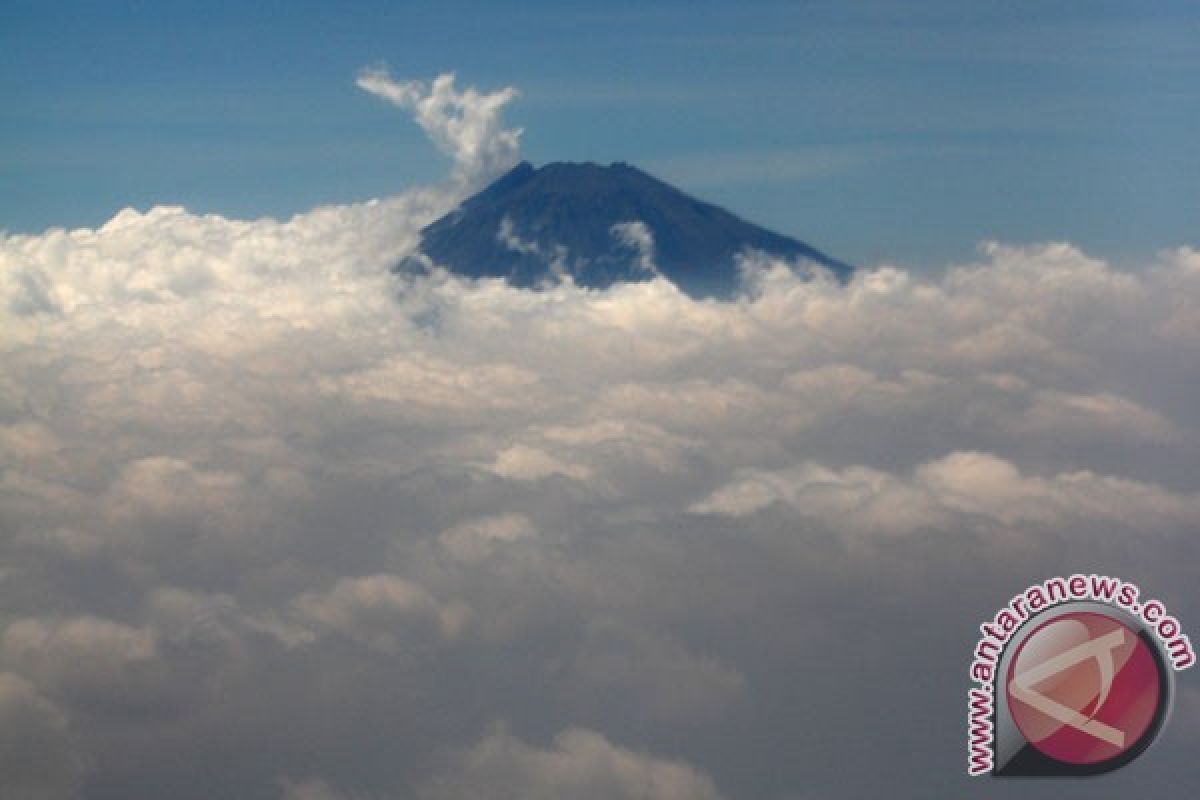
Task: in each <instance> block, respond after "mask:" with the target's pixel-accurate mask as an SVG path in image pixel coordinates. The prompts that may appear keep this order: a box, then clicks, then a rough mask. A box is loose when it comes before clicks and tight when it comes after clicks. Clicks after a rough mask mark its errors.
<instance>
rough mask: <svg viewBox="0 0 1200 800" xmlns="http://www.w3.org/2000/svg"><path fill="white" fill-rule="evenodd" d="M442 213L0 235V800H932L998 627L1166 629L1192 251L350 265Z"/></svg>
mask: <svg viewBox="0 0 1200 800" xmlns="http://www.w3.org/2000/svg"><path fill="white" fill-rule="evenodd" d="M382 85H383V84H381V86H382ZM404 91H406V92H408V94H407V95H404V96H405V97H409V98H410V99H408V100H405V102H409V103H410V104H411V105H413V106H414V107H415V106H416V105H419V104H421V103H427V102H428V101H429V99H430V98H431V97H433V96H435V95H436V91H435V90H430V91H431V92H432V93H426V90H418V89H415V88H413V89H406V90H404ZM402 94H403V93H402ZM462 96H463V97H470V96H472V95H470V94H469V93H463V95H462ZM474 96H475V97H476V101H479V98H480V97H482V96H480V95H474ZM464 102H465V101H464ZM472 102H475V101H472ZM480 102H481V101H480ZM436 105H437V104H436V103H435V104H434V106H436ZM449 107H450V106H447V108H449ZM497 108H498V107H497ZM444 111H445V109H443V111H438V112H437V113H443V112H444ZM430 113H433V112H430ZM489 124H492V123H489ZM494 125H495V128H494V129H495V130H498V129H499V128H498V122H497V123H494ZM485 127H486V126H485ZM447 135H449V134H447ZM463 135H466V134H463ZM486 149H487V148H486V147H485V148H484V150H486ZM455 152H457V151H455ZM464 152H466V151H465V150H464ZM484 161H486V159H484ZM464 163H465V162H464ZM479 163H483V161H480V162H479ZM464 169H465V168H464ZM458 191H459V190H458V189H457V188H450V189H417V190H413V191H411V192H408V193H405V194H402V195H399V196H396V197H392V198H387V199H381V200H378V201H372V202H367V203H360V204H354V205H347V206H334V207H327V208H321V209H316V210H313V211H311V212H308V213H305V214H300V215H297V216H295V217H293V218H291V219H288V220H282V221H281V220H271V219H259V220H235V219H228V218H225V217H221V216H218V215H197V214H192V213H190V212H188V211H186V210H184V209H179V208H156V209H151V210H147V211H134V210H126V211H122V212H121V213H119V214H117V215H116V216H115V217H114V218H113V219H112V220H110V221H109V222H108V223H107V224H105V225H103V226H100V227H99V228H96V229H80V230H73V231H65V230H50V231H46V232H44V233H42V234H37V235H5V236H2V237H0V330H2V331H3V335H2V336H0V529H2V530H3V531H4V534H3V535H2V536H0V564H2V565H3V566H2V567H0V607H3V608H4V609H5V616H4V618H3V619H2V620H0V670H2V671H3V676H4V677H3V678H0V722H4V724H3V725H0V728H3V729H4V730H20V731H22V732H23V735H22V738H20V739H15V738H10V739H8V740H3V741H0V759H6V760H4V762H3V763H4V764H5V765H10V766H8V767H6V769H5V770H0V793H3V794H5V796H8V794H14V793H15V796H21V795H20V791H26V792H27V794H28V795H29V796H33V797H38V796H39V795H38V794H36V792H39V791H40V792H43V795H41V796H46V797H72V796H86V797H89V798H100V800H109V798H120V797H128V796H135V795H137V794H138V793H139V792H143V793H144V791H145V789H144V787H145V786H170V787H172V793H173V796H175V797H179V798H181V800H193V799H194V800H199V798H204V797H210V796H213V795H222V796H239V797H240V796H250V797H254V796H264V797H265V796H279V795H280V794H283V795H285V796H286V795H287V793H291V795H292V796H295V797H298V798H304V797H307V796H311V797H322V796H334V797H337V796H340V797H347V798H388V797H396V796H420V793H421V792H424V793H425V795H426V796H428V797H456V796H465V795H467V794H469V793H470V792H473V791H477V790H478V789H479V787H480V786H482V785H484V782H487V784H486V785H487V786H488V789H489V792H488V794H489V795H495V794H508V795H512V796H521V793H522V792H526V793H529V794H532V796H538V793H539V792H540V793H542V794H543V795H546V796H550V795H552V794H553V795H556V796H563V795H572V796H576V795H578V794H583V795H584V796H586V793H587V792H589V791H592V792H599V793H602V794H604V795H605V796H615V797H621V796H633V795H636V794H637V793H638V792H641V793H642V794H647V795H648V796H668V797H669V796H672V795H671V794H670V792H675V793H676V795H678V796H692V797H695V796H701V797H703V796H715V795H716V793H717V789H716V788H714V787H716V786H719V787H720V788H721V790H722V792H723V794H725V795H727V796H736V797H745V798H750V799H751V800H755V799H758V798H763V799H765V798H773V797H780V796H830V797H875V796H879V795H880V794H883V793H891V794H897V793H898V794H900V795H902V796H910V797H926V796H930V795H935V794H939V793H941V794H945V793H946V792H950V793H956V794H964V795H965V794H968V793H969V792H970V791H971V787H970V786H969V785H966V784H965V783H960V782H958V779H957V778H956V777H955V776H957V775H959V774H960V772H961V764H960V763H959V757H958V753H959V752H960V749H961V741H960V738H961V724H960V721H961V711H962V709H961V699H962V698H961V693H960V691H959V689H960V688H961V686H962V681H963V676H962V668H961V667H962V663H963V656H964V654H965V653H967V652H968V651H969V648H970V646H971V645H972V643H973V639H974V637H975V636H976V635H977V633H976V625H977V623H978V622H979V620H980V619H984V618H986V617H988V616H990V615H991V614H992V613H993V612H994V611H995V608H996V607H997V606H998V605H999V604H1000V603H1001V602H1002V601H1003V599H1004V598H1005V597H1007V596H1008V595H1010V594H1011V593H1012V592H1014V591H1017V590H1019V589H1020V588H1021V587H1022V586H1025V585H1028V584H1029V583H1030V582H1032V581H1034V580H1038V579H1041V578H1043V577H1046V576H1048V575H1050V574H1054V573H1057V572H1070V571H1075V570H1085V571H1091V570H1095V571H1098V572H1103V573H1106V574H1120V575H1123V576H1125V577H1128V578H1130V579H1133V580H1137V581H1139V582H1140V583H1141V584H1142V585H1143V586H1144V587H1145V589H1146V591H1148V592H1152V593H1153V594H1155V595H1156V596H1159V597H1161V598H1162V599H1163V600H1164V601H1165V602H1166V603H1167V604H1168V606H1169V607H1170V608H1171V610H1172V613H1173V614H1175V615H1176V616H1178V618H1179V619H1180V620H1182V621H1183V623H1184V625H1185V627H1186V626H1187V625H1188V624H1190V623H1189V621H1190V620H1193V619H1200V605H1197V602H1196V599H1195V593H1194V591H1192V586H1193V584H1194V575H1193V574H1192V573H1193V572H1194V569H1193V566H1192V565H1194V563H1195V561H1196V557H1197V555H1200V554H1198V553H1197V552H1196V544H1195V537H1194V535H1192V533H1193V531H1194V530H1195V528H1196V526H1197V524H1198V522H1200V518H1198V501H1197V496H1198V492H1200V483H1198V479H1197V475H1198V474H1200V473H1198V472H1197V470H1196V469H1195V467H1196V464H1197V463H1198V455H1200V452H1198V448H1200V436H1198V431H1200V415H1198V414H1197V407H1196V403H1195V396H1194V395H1195V391H1194V389H1193V387H1194V386H1196V385H1200V335H1197V332H1198V331H1200V327H1198V326H1197V319H1200V317H1198V315H1197V312H1196V310H1197V308H1200V299H1198V298H1200V279H1198V276H1200V268H1198V266H1197V264H1198V263H1200V262H1198V261H1197V256H1196V252H1195V251H1194V250H1191V249H1186V248H1185V249H1181V250H1176V251H1170V252H1165V253H1163V254H1162V255H1161V256H1160V257H1158V258H1156V259H1154V260H1153V261H1152V262H1151V263H1147V264H1144V265H1140V266H1139V267H1138V268H1136V269H1118V268H1116V267H1115V266H1113V265H1112V264H1109V263H1107V262H1105V261H1104V260H1102V259H1099V258H1096V257H1095V256H1092V255H1089V254H1087V253H1084V252H1083V251H1081V250H1079V249H1078V248H1076V247H1074V246H1071V245H1067V244H1042V245H1026V246H1005V245H987V246H985V247H984V248H983V249H982V250H981V252H980V254H979V256H978V258H977V259H976V260H975V261H974V262H973V263H968V264H963V265H960V266H958V267H956V268H954V269H951V270H949V271H948V272H947V273H946V274H945V275H942V276H938V277H922V276H920V275H918V274H915V273H912V272H909V271H907V270H905V269H903V268H901V267H898V266H894V265H882V266H879V267H876V268H872V269H866V270H862V271H860V272H859V273H857V274H856V275H855V276H854V277H853V278H852V279H851V280H849V281H847V282H845V283H839V282H837V281H834V280H831V279H827V278H825V277H823V276H821V275H819V274H818V275H814V276H811V277H808V278H805V277H802V276H800V275H798V274H797V271H796V270H795V269H794V265H789V264H781V263H776V262H773V261H771V260H769V259H765V258H749V259H747V260H746V261H745V262H744V264H743V266H744V278H745V283H744V286H743V291H742V292H741V294H740V295H739V296H738V297H737V298H735V299H734V300H732V301H730V302H716V301H696V300H693V299H691V298H689V297H687V296H686V295H684V294H682V293H680V292H678V291H677V290H675V288H674V287H673V286H671V285H670V283H668V282H667V281H666V280H664V279H662V278H661V277H655V278H653V279H651V280H648V281H645V282H642V283H638V284H630V285H623V286H614V287H611V288H609V289H606V290H589V289H583V288H580V287H577V286H574V285H571V283H570V282H569V281H564V282H562V283H561V284H556V285H553V286H550V287H547V288H545V289H544V290H542V291H526V290H519V289H514V288H512V287H510V286H508V285H506V284H505V283H504V282H503V281H499V280H479V281H473V280H465V279H461V278H458V277H456V276H453V275H449V274H446V273H444V272H438V271H434V272H431V273H430V274H429V275H424V276H420V277H414V276H403V275H397V274H394V273H392V272H391V271H390V268H391V267H392V266H393V265H394V264H396V263H398V261H399V260H400V259H401V258H403V257H404V255H405V254H406V253H408V252H410V251H411V249H412V247H413V246H414V244H415V242H416V237H417V232H418V231H419V230H420V228H421V226H422V225H424V224H427V223H428V222H429V221H431V220H432V219H435V218H436V217H437V216H438V215H440V214H441V213H443V212H444V211H446V210H448V209H449V208H451V207H452V206H453V204H454V202H456V199H457V198H458V196H459V195H458V194H457V192H458ZM510 233H511V234H512V235H513V236H514V237H515V236H518V234H519V232H516V231H510ZM627 233H628V231H627ZM948 597H950V598H953V599H954V602H951V603H948V602H947V601H946V598H948ZM1193 638H1194V637H1193ZM897 675H901V676H903V677H904V678H905V679H906V680H908V679H909V678H911V681H910V682H909V683H908V684H906V688H905V690H904V691H902V692H897V691H895V688H894V687H895V686H896V680H897V679H896V676H897ZM1189 697H1190V696H1189ZM1187 702H1192V701H1190V700H1189V701H1187ZM1192 705H1194V702H1192ZM881 708H882V709H886V710H887V713H885V714H881V713H880V709H881ZM1181 713H1186V712H1181ZM1181 718H1182V717H1181ZM496 719H504V720H508V721H509V724H510V725H511V726H512V727H511V730H513V731H520V732H521V736H520V737H518V736H516V735H515V734H512V733H509V732H508V731H507V730H496V729H488V728H487V725H488V723H489V722H490V721H492V720H496ZM13 726H16V727H13ZM914 730H915V731H919V732H920V736H919V737H917V738H916V739H914V737H913V733H912V732H913V731H914ZM481 731H489V732H488V733H486V734H484V735H483V737H482V739H481V738H480V732H481ZM556 732H564V733H561V734H560V735H559V736H557V737H555V733H556ZM2 739H3V737H0V740H2ZM896 742H904V743H905V746H904V747H902V748H897V747H896V746H895V743H896ZM1183 749H1184V748H1180V747H1174V748H1172V747H1171V746H1168V747H1164V748H1162V749H1160V748H1155V750H1153V751H1151V753H1150V754H1148V755H1147V756H1146V757H1147V758H1156V759H1158V761H1157V763H1156V768H1155V770H1153V771H1152V772H1151V773H1139V777H1140V778H1146V775H1147V774H1149V778H1148V779H1149V780H1150V781H1151V785H1150V786H1149V787H1139V788H1140V789H1141V790H1143V791H1154V790H1158V791H1160V792H1166V791H1168V790H1169V789H1170V788H1172V786H1173V783H1172V782H1173V781H1174V782H1176V783H1177V776H1178V775H1179V774H1182V773H1181V770H1186V769H1187V768H1188V765H1189V764H1190V762H1189V761H1188V760H1187V759H1188V758H1190V755H1188V754H1187V753H1184V752H1183ZM847 754H849V757H848V755H847ZM867 758H870V759H872V760H873V763H878V765H879V769H873V770H869V771H868V770H861V769H859V768H858V767H856V766H855V765H856V764H861V763H863V761H864V760H865V759H867ZM196 774H203V775H205V776H210V777H208V778H206V781H197V780H195V775H196ZM10 776H16V777H10ZM6 780H7V781H9V782H8V783H2V782H3V781H6ZM1114 780H1120V777H1119V776H1114ZM10 786H17V787H39V788H27V789H26V788H22V789H21V790H20V791H19V790H18V789H12V791H8V790H9V787H10ZM1030 791H1031V792H1033V793H1034V795H1037V794H1038V793H1039V792H1041V793H1042V795H1043V796H1047V793H1051V794H1052V793H1057V792H1061V791H1062V789H1061V787H1053V788H1052V789H1046V790H1039V789H1036V788H1034V789H1030ZM1080 791H1083V790H1080ZM655 793H657V794H655ZM1070 794H1071V790H1068V796H1069V795H1070Z"/></svg>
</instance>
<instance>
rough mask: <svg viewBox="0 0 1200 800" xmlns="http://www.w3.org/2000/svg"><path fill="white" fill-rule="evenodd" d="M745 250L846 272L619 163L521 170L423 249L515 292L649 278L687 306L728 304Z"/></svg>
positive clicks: (429, 234)
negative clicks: (689, 301)
mask: <svg viewBox="0 0 1200 800" xmlns="http://www.w3.org/2000/svg"><path fill="white" fill-rule="evenodd" d="M647 234H648V235H647ZM745 250H759V251H762V252H765V253H770V254H772V255H775V256H781V257H783V258H787V259H796V258H801V259H807V260H811V261H814V262H816V263H817V264H820V265H822V266H824V267H827V268H829V269H831V270H832V271H833V272H834V273H835V274H837V275H838V276H839V277H841V278H845V277H847V276H848V275H849V274H850V272H851V271H852V268H851V267H849V266H848V265H846V264H844V263H842V262H840V261H837V260H835V259H832V258H830V257H829V256H827V255H825V254H824V253H822V252H820V251H819V250H816V249H815V248H813V247H811V246H809V245H807V244H805V243H804V242H801V241H798V240H796V239H792V238H790V237H787V236H783V235H781V234H778V233H773V232H771V231H768V230H766V229H764V228H760V227H758V226H757V225H752V224H751V223H749V222H746V221H745V220H742V219H740V218H738V217H736V216H734V215H733V214H731V213H729V212H728V211H725V210H724V209H721V208H718V207H717V206H714V205H711V204H709V203H705V202H703V201H700V200H697V199H696V198H694V197H691V196H689V195H687V194H685V193H684V192H681V191H680V190H678V189H676V188H675V187H673V186H670V185H669V184H666V183H664V182H662V181H660V180H658V179H657V178H654V177H652V176H651V175H648V174H646V173H645V172H642V171H641V170H639V169H637V168H635V167H631V166H629V165H628V164H624V163H616V164H611V165H609V166H607V167H605V166H601V165H598V164H590V163H588V164H575V163H561V162H560V163H552V164H547V165H545V166H543V167H540V168H534V167H533V165H531V164H530V163H529V162H527V161H526V162H522V163H521V164H519V165H517V166H516V167H514V168H513V169H512V170H511V171H510V172H508V173H507V174H506V175H504V176H503V177H501V178H500V179H498V180H497V181H496V182H495V183H493V184H491V185H490V186H488V187H487V188H486V189H484V190H483V191H481V192H479V193H478V194H475V195H473V196H472V197H470V198H468V199H467V200H466V201H465V202H463V204H462V205H461V206H459V207H458V208H457V209H455V210H454V211H452V212H450V213H449V214H447V215H446V216H444V217H442V218H441V219H439V220H437V221H436V222H434V223H432V224H431V225H429V226H428V227H426V228H425V229H424V230H423V231H422V232H421V245H420V251H421V252H422V253H424V254H425V255H426V256H428V257H429V258H430V259H431V260H432V261H433V262H434V263H437V264H441V265H443V266H446V267H448V268H449V269H451V270H453V271H455V272H458V273H460V274H463V275H467V276H470V277H484V276H497V277H506V278H508V279H509V280H510V281H511V282H512V283H513V284H514V285H517V286H525V287H529V286H537V285H539V284H541V283H542V282H543V281H545V280H546V279H547V278H549V277H551V276H553V275H554V274H555V273H556V272H563V271H565V272H569V273H570V274H571V275H573V276H574V278H575V281H576V282H577V283H579V284H580V285H583V286H589V287H604V286H608V285H610V284H612V283H615V282H618V281H636V280H645V279H647V278H648V277H650V275H651V274H652V272H651V270H652V269H655V268H656V269H657V270H658V271H660V272H661V273H662V274H663V275H665V276H666V277H667V278H668V279H670V280H671V281H672V282H673V283H675V285H676V286H678V287H679V288H681V289H682V290H684V291H686V292H688V293H689V294H691V295H693V296H718V297H728V296H730V295H731V294H733V292H734V290H735V288H736V286H737V270H736V266H735V261H734V257H735V256H736V255H737V254H738V253H740V252H743V251H745ZM651 264H653V265H654V266H653V267H651V266H650V265H651Z"/></svg>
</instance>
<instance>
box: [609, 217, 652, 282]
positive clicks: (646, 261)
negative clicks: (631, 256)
mask: <svg viewBox="0 0 1200 800" xmlns="http://www.w3.org/2000/svg"><path fill="white" fill-rule="evenodd" d="M612 235H613V237H614V238H615V239H616V240H617V241H618V242H620V243H621V244H622V245H624V246H625V247H628V248H630V249H631V250H633V251H634V252H635V253H637V254H638V259H637V262H636V263H637V268H638V269H640V270H641V271H642V272H645V273H647V274H650V275H657V274H658V266H657V265H656V264H655V263H654V234H653V233H651V232H650V228H649V227H648V226H647V225H646V223H644V222H642V221H641V220H634V221H633V222H619V223H617V224H616V225H613V226H612Z"/></svg>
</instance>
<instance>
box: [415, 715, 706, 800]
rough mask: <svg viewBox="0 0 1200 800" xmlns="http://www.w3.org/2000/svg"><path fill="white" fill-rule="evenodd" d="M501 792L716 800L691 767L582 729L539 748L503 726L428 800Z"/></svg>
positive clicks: (429, 788)
mask: <svg viewBox="0 0 1200 800" xmlns="http://www.w3.org/2000/svg"><path fill="white" fill-rule="evenodd" d="M499 787H504V790H503V791H504V793H505V794H506V795H507V796H512V797H524V798H529V799H530V800H540V799H541V798H545V799H546V800H550V798H559V797H574V798H580V800H593V799H594V800H601V798H603V799H604V800H623V798H630V799H631V800H632V798H638V799H639V800H684V798H687V800H717V798H719V797H720V796H721V795H720V793H719V792H718V791H717V789H716V787H715V786H714V785H713V782H712V780H711V779H710V778H708V777H707V776H706V775H704V774H703V773H701V772H699V771H697V770H696V769H694V768H693V767H691V766H689V765H687V764H684V763H680V762H677V761H671V760H667V759H660V758H656V757H654V756H652V755H648V754H644V753H637V752H634V751H631V750H627V749H625V748H623V747H620V746H618V745H614V744H613V743H612V742H610V741H609V740H608V739H606V738H605V737H604V736H603V735H601V734H599V733H596V732H595V731H589V730H584V729H571V730H565V731H563V732H562V733H560V734H558V736H556V737H555V739H554V742H553V743H552V745H551V746H550V747H547V748H545V749H542V748H538V747H536V746H533V745H530V744H527V743H525V742H523V741H521V740H520V739H517V738H516V737H515V736H513V735H512V734H511V733H509V732H508V731H507V730H505V729H504V728H497V729H494V730H492V731H491V732H490V733H489V734H487V735H486V736H485V737H484V738H483V739H482V740H481V741H480V742H479V743H478V744H476V745H475V746H474V747H473V748H471V749H470V750H468V751H466V752H465V753H463V754H462V755H461V756H459V758H458V760H457V761H456V763H455V765H454V767H453V769H452V770H451V771H449V773H448V774H447V775H444V776H439V777H437V778H435V779H433V780H432V781H431V782H430V783H429V784H427V785H426V786H425V788H424V790H423V791H422V792H421V794H420V796H421V797H422V798H425V799H426V800H453V799H454V798H473V797H485V796H490V795H493V794H495V793H496V791H497V789H498V788H499Z"/></svg>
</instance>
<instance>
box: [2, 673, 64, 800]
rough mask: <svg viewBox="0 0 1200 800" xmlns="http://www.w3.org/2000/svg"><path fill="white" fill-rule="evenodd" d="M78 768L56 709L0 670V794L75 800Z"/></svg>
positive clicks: (34, 799)
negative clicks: (71, 799)
mask: <svg viewBox="0 0 1200 800" xmlns="http://www.w3.org/2000/svg"><path fill="white" fill-rule="evenodd" d="M82 768H83V760H82V758H81V757H80V755H79V754H78V753H77V752H75V750H74V748H73V747H72V743H71V741H70V736H69V730H68V722H67V718H66V716H65V715H64V714H63V712H62V710H61V709H59V708H58V707H57V706H55V705H54V704H53V703H51V702H50V701H49V700H47V699H46V698H45V697H43V696H41V695H39V694H38V692H37V690H36V689H35V688H34V687H33V684H31V683H30V682H29V681H28V680H26V679H24V678H22V677H20V676H18V675H14V674H12V673H5V672H0V792H2V793H3V794H4V796H5V797H13V798H25V799H26V800H64V799H65V798H71V797H75V796H77V795H76V793H77V791H78V787H79V779H80V774H81V772H82Z"/></svg>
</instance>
